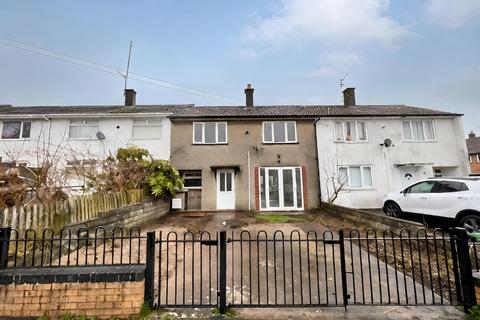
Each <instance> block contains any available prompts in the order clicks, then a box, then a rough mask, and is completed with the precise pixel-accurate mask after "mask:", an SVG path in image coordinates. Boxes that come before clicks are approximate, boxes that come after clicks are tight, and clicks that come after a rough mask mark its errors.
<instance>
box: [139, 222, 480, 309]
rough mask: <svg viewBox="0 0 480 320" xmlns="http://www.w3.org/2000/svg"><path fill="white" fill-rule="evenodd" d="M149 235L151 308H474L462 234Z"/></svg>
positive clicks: (148, 298)
mask: <svg viewBox="0 0 480 320" xmlns="http://www.w3.org/2000/svg"><path fill="white" fill-rule="evenodd" d="M346 235H347V236H345V234H344V231H342V230H340V231H338V232H337V233H334V232H332V231H324V232H316V231H309V232H307V233H304V232H301V231H298V230H294V231H291V232H289V233H288V234H285V233H284V232H282V231H275V232H273V233H271V234H268V233H267V232H265V231H259V232H257V233H256V234H254V235H252V233H250V232H248V231H241V232H236V231H231V232H230V231H229V232H228V233H227V232H226V231H220V232H218V233H215V234H210V233H208V232H202V233H200V234H197V235H194V234H193V233H191V232H186V233H184V234H183V235H180V236H179V235H178V234H177V233H175V232H169V233H168V234H162V233H161V232H160V234H159V235H158V238H155V233H149V234H148V235H147V268H146V287H145V298H146V301H147V302H148V303H149V304H150V305H151V306H152V307H156V308H158V307H219V308H220V311H221V312H223V311H225V309H226V308H227V307H228V306H232V307H318V306H345V307H346V306H347V305H349V304H350V305H352V304H355V305H457V304H464V305H465V306H466V308H467V307H470V306H472V305H474V304H475V300H474V299H475V297H474V289H473V279H472V268H471V261H470V256H469V254H468V237H467V235H466V232H465V231H464V230H456V231H453V230H452V231H451V232H449V233H448V232H447V233H446V232H444V231H441V230H437V231H435V232H434V233H433V234H427V233H426V232H425V231H424V230H420V231H419V232H417V233H416V234H411V233H410V232H409V231H408V230H403V231H402V232H400V234H399V235H395V234H393V233H392V232H391V231H389V230H386V231H383V232H381V233H378V232H376V231H374V230H368V231H367V232H366V233H365V235H361V233H360V232H359V231H357V230H351V231H349V232H348V233H347V234H346Z"/></svg>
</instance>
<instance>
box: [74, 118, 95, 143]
mask: <svg viewBox="0 0 480 320" xmlns="http://www.w3.org/2000/svg"><path fill="white" fill-rule="evenodd" d="M97 132H98V121H92V120H72V121H70V128H69V130H68V137H69V138H70V139H93V138H95V136H96V134H97Z"/></svg>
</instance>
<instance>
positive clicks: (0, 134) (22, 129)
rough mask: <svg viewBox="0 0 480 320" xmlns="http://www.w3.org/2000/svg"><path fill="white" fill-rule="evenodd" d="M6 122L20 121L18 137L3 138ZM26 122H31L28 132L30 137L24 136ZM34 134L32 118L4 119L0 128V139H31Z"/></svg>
mask: <svg viewBox="0 0 480 320" xmlns="http://www.w3.org/2000/svg"><path fill="white" fill-rule="evenodd" d="M5 122H10V123H12V122H20V132H19V134H18V138H2V136H3V125H4V123H5ZM25 123H30V132H29V133H28V137H23V132H24V124H25ZM31 135H32V121H30V120H20V119H18V120H17V119H12V120H3V121H2V127H1V130H0V140H29V139H30V137H31Z"/></svg>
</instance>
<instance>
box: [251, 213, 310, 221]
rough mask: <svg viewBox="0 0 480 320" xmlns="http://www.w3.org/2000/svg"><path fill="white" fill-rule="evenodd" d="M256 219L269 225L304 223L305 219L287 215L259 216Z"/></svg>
mask: <svg viewBox="0 0 480 320" xmlns="http://www.w3.org/2000/svg"><path fill="white" fill-rule="evenodd" d="M255 219H257V221H260V222H268V223H289V222H303V221H306V220H305V218H303V217H301V216H296V215H286V214H257V215H255Z"/></svg>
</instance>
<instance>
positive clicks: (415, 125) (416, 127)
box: [402, 120, 436, 141]
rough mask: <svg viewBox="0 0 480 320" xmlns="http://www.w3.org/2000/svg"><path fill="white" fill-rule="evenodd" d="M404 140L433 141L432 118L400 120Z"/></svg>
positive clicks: (433, 127) (433, 128)
mask: <svg viewBox="0 0 480 320" xmlns="http://www.w3.org/2000/svg"><path fill="white" fill-rule="evenodd" d="M402 131H403V140H404V141H435V139H436V138H435V126H434V123H433V120H404V121H402Z"/></svg>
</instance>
